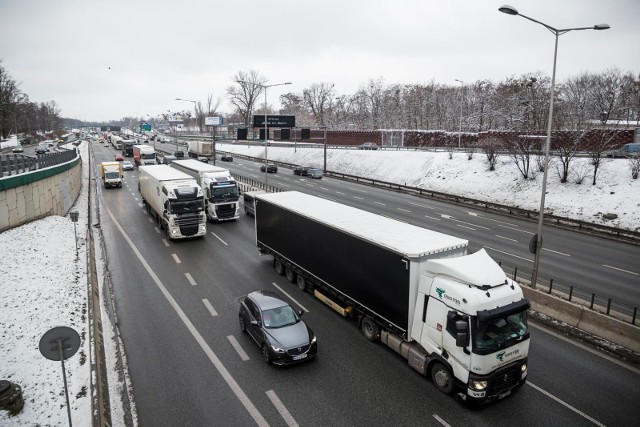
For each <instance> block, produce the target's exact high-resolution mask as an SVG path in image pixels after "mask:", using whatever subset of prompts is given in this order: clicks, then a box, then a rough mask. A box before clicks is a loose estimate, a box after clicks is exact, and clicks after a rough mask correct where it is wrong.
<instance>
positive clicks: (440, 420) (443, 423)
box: [433, 414, 451, 427]
mask: <svg viewBox="0 0 640 427" xmlns="http://www.w3.org/2000/svg"><path fill="white" fill-rule="evenodd" d="M433 418H435V419H436V421H437V422H439V423H440V424H442V425H443V426H444V427H451V424H449V423H447V422H446V421H445V420H443V419H442V418H440V417H439V416H438V415H436V414H433Z"/></svg>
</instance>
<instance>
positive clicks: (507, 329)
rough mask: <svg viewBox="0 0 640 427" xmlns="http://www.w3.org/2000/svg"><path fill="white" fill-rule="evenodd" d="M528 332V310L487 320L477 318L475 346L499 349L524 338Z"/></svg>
mask: <svg viewBox="0 0 640 427" xmlns="http://www.w3.org/2000/svg"><path fill="white" fill-rule="evenodd" d="M527 332H528V327H527V311H526V310H524V311H521V312H519V313H515V314H512V315H510V316H506V317H498V318H491V319H489V320H486V321H480V320H477V325H476V328H475V332H474V347H475V348H477V349H490V348H495V349H496V350H498V349H501V348H504V346H505V344H506V343H507V342H509V341H511V340H514V339H515V340H517V339H519V338H522V337H523V336H524V335H526V334H527Z"/></svg>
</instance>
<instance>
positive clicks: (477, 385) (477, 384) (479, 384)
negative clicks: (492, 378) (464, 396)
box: [469, 380, 487, 391]
mask: <svg viewBox="0 0 640 427" xmlns="http://www.w3.org/2000/svg"><path fill="white" fill-rule="evenodd" d="M469 388H470V389H471V390H476V391H482V390H484V389H486V388H487V382H486V381H476V380H471V381H469Z"/></svg>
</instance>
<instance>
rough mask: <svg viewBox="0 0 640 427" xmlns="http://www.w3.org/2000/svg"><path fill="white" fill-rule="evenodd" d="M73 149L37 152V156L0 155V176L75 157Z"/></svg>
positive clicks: (44, 166)
mask: <svg viewBox="0 0 640 427" xmlns="http://www.w3.org/2000/svg"><path fill="white" fill-rule="evenodd" d="M77 156H78V154H77V152H76V150H75V149H72V150H64V151H57V152H55V153H45V154H38V155H37V157H33V156H24V155H22V154H10V155H3V156H0V172H1V174H0V176H12V175H18V174H21V173H25V172H30V171H35V170H38V169H43V168H47V167H50V166H56V165H59V164H62V163H66V162H68V161H70V160H73V159H75V158H76V157H77Z"/></svg>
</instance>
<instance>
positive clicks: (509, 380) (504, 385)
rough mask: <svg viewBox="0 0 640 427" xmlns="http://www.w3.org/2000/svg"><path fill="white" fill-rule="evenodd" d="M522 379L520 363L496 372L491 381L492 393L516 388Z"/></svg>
mask: <svg viewBox="0 0 640 427" xmlns="http://www.w3.org/2000/svg"><path fill="white" fill-rule="evenodd" d="M519 381H520V364H516V365H514V366H509V367H507V368H506V369H505V370H503V371H499V372H496V373H495V374H494V375H493V378H492V379H491V381H490V388H491V391H490V394H491V395H496V394H500V393H502V392H504V391H507V390H510V389H512V388H514V387H515V386H516V385H517V384H518V382H519Z"/></svg>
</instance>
